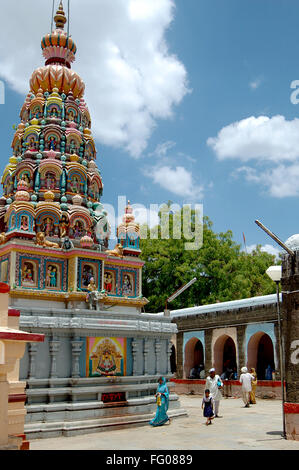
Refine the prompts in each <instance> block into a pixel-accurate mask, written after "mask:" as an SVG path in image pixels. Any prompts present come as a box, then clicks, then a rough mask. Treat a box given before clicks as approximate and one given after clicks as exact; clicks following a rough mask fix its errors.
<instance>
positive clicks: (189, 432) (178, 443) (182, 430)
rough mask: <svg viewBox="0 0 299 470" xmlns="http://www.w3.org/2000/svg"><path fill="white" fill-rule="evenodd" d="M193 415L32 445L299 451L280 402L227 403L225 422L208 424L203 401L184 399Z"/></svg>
mask: <svg viewBox="0 0 299 470" xmlns="http://www.w3.org/2000/svg"><path fill="white" fill-rule="evenodd" d="M180 401H181V406H182V408H184V409H185V410H186V411H187V413H188V416H185V417H182V418H178V419H173V420H172V422H171V424H170V425H168V424H167V425H164V426H163V427H160V428H159V427H158V428H153V427H151V426H143V427H137V428H127V429H118V430H110V431H105V432H98V433H94V434H89V435H81V436H74V437H58V438H50V439H42V440H32V441H31V442H30V449H31V450H32V451H34V450H105V451H106V450H210V449H211V450H299V441H290V440H285V439H283V438H282V436H281V432H282V406H281V402H280V401H279V400H261V399H260V400H257V404H256V405H252V406H251V407H250V408H244V404H243V402H242V400H241V399H234V398H228V399H225V398H224V399H223V400H222V401H221V404H220V415H221V416H222V418H219V419H214V421H213V424H212V425H211V426H206V425H205V418H203V416H202V410H201V397H200V396H198V395H181V396H180Z"/></svg>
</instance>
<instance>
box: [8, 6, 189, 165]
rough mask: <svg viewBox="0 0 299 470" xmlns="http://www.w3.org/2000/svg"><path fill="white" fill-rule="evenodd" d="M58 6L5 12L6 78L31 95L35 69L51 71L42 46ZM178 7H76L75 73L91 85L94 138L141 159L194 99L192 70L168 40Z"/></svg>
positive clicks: (88, 97) (73, 25) (88, 93)
mask: <svg viewBox="0 0 299 470" xmlns="http://www.w3.org/2000/svg"><path fill="white" fill-rule="evenodd" d="M51 3H52V2H49V1H45V0H44V1H38V2H36V0H27V1H26V2H24V1H22V2H18V5H17V7H16V5H15V3H14V2H6V4H5V7H3V8H2V11H1V20H2V21H1V22H2V27H1V30H0V44H1V45H2V46H0V63H1V68H0V77H1V78H2V79H4V80H5V81H6V82H7V83H8V84H9V85H10V86H11V87H12V88H13V89H14V90H16V91H18V92H20V93H22V94H24V95H25V94H26V93H27V92H28V88H29V79H30V77H31V74H32V72H33V70H34V69H35V68H37V67H39V66H41V65H44V59H43V58H42V55H41V52H40V51H41V50H40V41H41V38H42V37H43V36H44V35H45V34H47V33H48V32H49V30H50V21H51V18H50V16H51ZM56 3H58V2H56ZM64 3H65V7H66V2H64ZM174 7H175V4H174V0H150V1H149V0H113V1H111V0H84V2H81V1H79V0H73V1H72V2H71V23H70V32H71V34H72V36H73V38H74V40H75V41H76V44H77V47H78V52H77V56H76V57H77V58H76V62H75V63H74V65H73V68H74V70H76V71H77V72H78V73H79V74H80V75H81V77H82V78H83V80H84V81H85V84H86V95H85V97H86V101H87V104H88V106H89V108H90V111H91V115H92V119H93V126H92V129H93V133H94V136H95V137H96V138H98V139H99V140H100V142H101V143H103V144H106V145H111V146H115V147H122V148H125V149H126V150H127V151H128V152H129V153H130V154H131V155H132V156H134V157H138V156H140V154H141V152H142V151H143V150H144V149H145V148H146V146H147V142H148V139H149V138H150V136H151V133H152V131H153V129H154V127H155V126H156V121H157V120H158V119H167V118H170V117H171V116H172V115H173V109H174V106H175V105H178V104H179V103H180V102H181V101H182V99H183V97H184V96H185V94H186V93H188V89H187V72H186V69H185V67H184V65H183V64H182V63H181V62H180V61H179V59H178V58H177V57H176V56H175V55H174V54H172V53H171V52H170V51H169V49H168V46H167V43H166V38H165V33H166V31H167V29H168V28H169V26H170V25H171V23H172V21H173V19H174ZM65 9H66V8H65ZM24 18H26V21H23V19H24ZM12 31H13V36H12ZM12 38H13V39H12ZM3 45H5V47H3ZM24 98H25V96H24Z"/></svg>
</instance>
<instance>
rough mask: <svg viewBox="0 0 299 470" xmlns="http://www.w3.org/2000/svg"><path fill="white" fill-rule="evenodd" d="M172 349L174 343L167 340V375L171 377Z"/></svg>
mask: <svg viewBox="0 0 299 470" xmlns="http://www.w3.org/2000/svg"><path fill="white" fill-rule="evenodd" d="M171 347H172V343H171V341H170V340H169V339H168V340H167V375H171V364H170V356H171Z"/></svg>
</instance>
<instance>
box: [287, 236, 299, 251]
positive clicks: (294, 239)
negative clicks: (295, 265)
mask: <svg viewBox="0 0 299 470" xmlns="http://www.w3.org/2000/svg"><path fill="white" fill-rule="evenodd" d="M285 244H286V246H287V247H288V248H290V249H291V250H293V251H297V250H299V233H297V234H295V235H292V236H291V237H289V238H288V239H287V241H286V242H285Z"/></svg>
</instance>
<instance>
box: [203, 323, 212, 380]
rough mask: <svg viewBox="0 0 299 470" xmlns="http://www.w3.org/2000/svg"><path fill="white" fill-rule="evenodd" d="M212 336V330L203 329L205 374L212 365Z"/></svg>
mask: <svg viewBox="0 0 299 470" xmlns="http://www.w3.org/2000/svg"><path fill="white" fill-rule="evenodd" d="M212 336H213V330H212V329H210V330H205V364H204V366H205V373H206V376H207V375H208V373H209V370H210V369H211V367H212V366H213V364H212Z"/></svg>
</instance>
